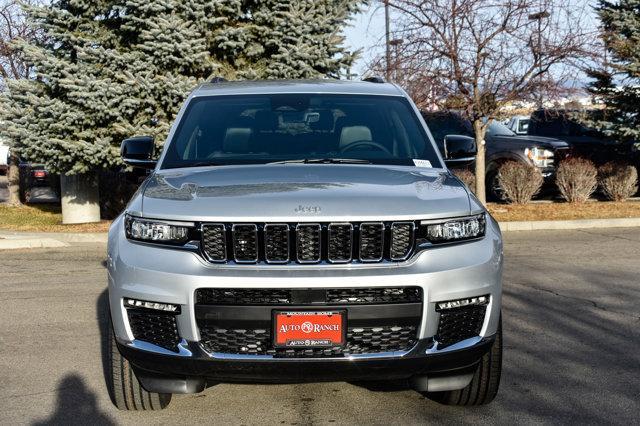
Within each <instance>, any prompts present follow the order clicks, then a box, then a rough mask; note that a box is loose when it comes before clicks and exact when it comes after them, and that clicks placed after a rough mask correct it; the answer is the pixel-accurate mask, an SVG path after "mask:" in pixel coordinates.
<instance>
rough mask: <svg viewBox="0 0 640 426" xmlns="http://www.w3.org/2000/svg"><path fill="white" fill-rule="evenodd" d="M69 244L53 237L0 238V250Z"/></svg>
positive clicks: (55, 246) (53, 246) (64, 245)
mask: <svg viewBox="0 0 640 426" xmlns="http://www.w3.org/2000/svg"><path fill="white" fill-rule="evenodd" d="M68 245H69V244H67V243H64V242H62V241H58V240H54V239H53V238H15V239H9V238H6V239H5V238H3V239H0V250H19V249H32V248H58V247H67V246H68Z"/></svg>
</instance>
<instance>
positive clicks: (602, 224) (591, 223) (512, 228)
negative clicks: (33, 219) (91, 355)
mask: <svg viewBox="0 0 640 426" xmlns="http://www.w3.org/2000/svg"><path fill="white" fill-rule="evenodd" d="M499 225H500V230H501V231H502V232H518V231H553V230H571V229H594V228H635V227H640V217H633V218H620V219H584V220H539V221H527V222H500V223H499ZM106 242H107V233H106V232H102V233H65V232H18V231H2V230H0V250H10V249H28V248H55V247H67V246H68V245H69V244H70V243H106Z"/></svg>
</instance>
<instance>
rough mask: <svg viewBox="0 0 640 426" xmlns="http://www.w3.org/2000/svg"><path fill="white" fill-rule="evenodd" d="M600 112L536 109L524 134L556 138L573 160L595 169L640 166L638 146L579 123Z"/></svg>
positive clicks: (600, 112)
mask: <svg viewBox="0 0 640 426" xmlns="http://www.w3.org/2000/svg"><path fill="white" fill-rule="evenodd" d="M601 114H603V112H602V111H601V110H590V111H578V110H569V109H539V110H536V111H534V112H533V113H532V114H531V121H530V123H529V128H528V130H527V132H528V134H529V135H530V136H536V137H539V136H543V137H552V138H558V139H561V140H563V141H565V142H567V143H568V144H569V145H570V146H571V152H572V154H573V155H574V156H578V157H583V158H587V159H589V160H591V161H593V162H594V163H595V164H596V165H602V164H604V163H607V162H609V161H626V162H630V163H632V164H634V165H636V166H638V165H640V152H639V151H638V144H637V142H636V143H634V142H620V141H617V140H616V139H614V138H612V137H609V136H607V135H605V134H604V133H603V132H600V131H598V130H596V129H593V128H589V127H588V126H586V125H584V124H583V123H582V117H584V118H591V119H597V118H598V116H600V115H601Z"/></svg>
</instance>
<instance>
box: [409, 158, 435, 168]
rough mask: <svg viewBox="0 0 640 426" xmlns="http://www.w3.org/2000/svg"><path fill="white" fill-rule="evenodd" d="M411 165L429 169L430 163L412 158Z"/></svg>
mask: <svg viewBox="0 0 640 426" xmlns="http://www.w3.org/2000/svg"><path fill="white" fill-rule="evenodd" d="M413 164H414V165H415V166H416V167H431V161H429V160H416V159H415V158H414V159H413Z"/></svg>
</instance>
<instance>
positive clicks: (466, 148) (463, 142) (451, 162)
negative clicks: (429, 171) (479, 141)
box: [443, 135, 478, 166]
mask: <svg viewBox="0 0 640 426" xmlns="http://www.w3.org/2000/svg"><path fill="white" fill-rule="evenodd" d="M477 152H478V149H477V147H476V141H475V139H474V138H472V137H470V136H463V135H447V136H445V137H444V153H443V154H444V161H445V163H447V166H466V165H469V164H471V163H473V162H474V161H475V159H476V154H477Z"/></svg>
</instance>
